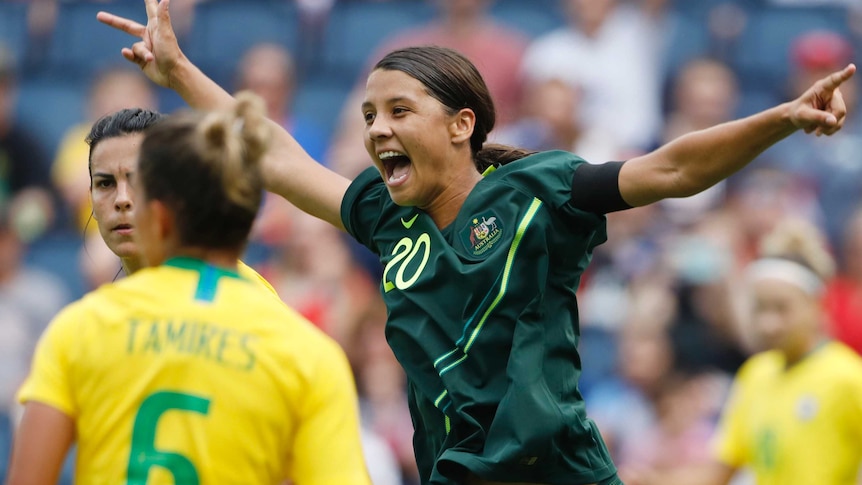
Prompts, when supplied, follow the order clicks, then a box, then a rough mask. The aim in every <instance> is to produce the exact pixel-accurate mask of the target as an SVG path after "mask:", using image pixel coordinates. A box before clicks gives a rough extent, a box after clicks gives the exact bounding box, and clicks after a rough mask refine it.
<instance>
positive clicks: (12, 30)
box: [0, 2, 27, 68]
mask: <svg viewBox="0 0 862 485" xmlns="http://www.w3.org/2000/svg"><path fill="white" fill-rule="evenodd" d="M0 45H3V46H4V47H5V48H6V49H8V50H9V52H10V54H12V56H13V58H14V60H15V61H16V64H17V65H16V67H17V68H20V67H21V64H22V63H23V59H24V56H25V55H26V52H27V4H24V3H8V2H0Z"/></svg>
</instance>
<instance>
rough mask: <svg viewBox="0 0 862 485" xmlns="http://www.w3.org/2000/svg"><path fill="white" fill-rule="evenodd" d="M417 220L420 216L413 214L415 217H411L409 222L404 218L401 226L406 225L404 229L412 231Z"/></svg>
mask: <svg viewBox="0 0 862 485" xmlns="http://www.w3.org/2000/svg"><path fill="white" fill-rule="evenodd" d="M417 218H419V214H413V217H411V218H410V220H409V221H405V220H404V218H403V217H402V218H401V224H402V225H404V229H410V228H411V227H413V223H414V222H416V219H417Z"/></svg>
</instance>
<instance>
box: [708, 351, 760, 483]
mask: <svg viewBox="0 0 862 485" xmlns="http://www.w3.org/2000/svg"><path fill="white" fill-rule="evenodd" d="M746 377H747V373H746V368H745V366H743V367H742V368H741V369H740V371H739V373H738V374H737V376H736V380H735V381H734V383H733V388H732V390H731V393H730V397H729V398H728V400H727V403H726V404H725V406H724V410H723V412H722V416H721V420H720V421H719V423H718V427H717V428H716V433H715V436H714V437H713V441H712V450H711V451H712V455H713V456H714V457H715V459H716V460H717V461H719V462H720V463H723V464H725V465H727V466H730V467H732V468H740V467H743V466H745V465H747V464H749V463H750V462H751V451H750V449H749V446H748V442H747V440H746V425H745V420H744V415H745V410H746V406H747V403H746V392H745V389H746V387H747V385H746V382H747V379H746Z"/></svg>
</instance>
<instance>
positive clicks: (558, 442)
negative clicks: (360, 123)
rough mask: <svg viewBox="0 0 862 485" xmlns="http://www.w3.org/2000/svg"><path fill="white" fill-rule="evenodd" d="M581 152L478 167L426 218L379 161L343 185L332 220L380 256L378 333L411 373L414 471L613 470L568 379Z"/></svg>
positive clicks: (595, 476)
mask: <svg viewBox="0 0 862 485" xmlns="http://www.w3.org/2000/svg"><path fill="white" fill-rule="evenodd" d="M582 163H585V162H584V161H583V160H582V159H580V158H578V157H576V156H575V155H572V154H570V153H568V152H561V151H554V152H544V153H539V154H536V155H532V156H529V157H526V158H524V159H522V160H518V161H516V162H512V163H509V164H507V165H505V166H502V167H500V168H498V169H496V170H495V171H493V172H491V173H490V174H487V175H486V176H485V177H484V179H483V180H481V181H480V182H479V183H478V184H477V185H476V187H475V188H474V189H473V190H472V192H471V193H470V194H469V196H468V197H467V199H466V201H465V202H464V205H463V207H462V208H461V211H460V212H459V214H458V216H457V218H456V219H455V221H454V222H453V223H452V224H450V225H449V226H448V227H446V228H444V229H442V230H441V229H438V228H437V227H436V226H435V224H434V221H433V220H432V219H431V217H430V216H429V215H427V214H426V213H425V212H423V211H422V210H419V209H417V208H415V207H401V206H398V205H396V204H395V203H394V202H393V201H392V199H391V198H390V196H389V193H388V191H387V189H386V186H385V184H384V183H383V180H382V179H381V177H380V174H379V172H378V171H377V170H376V169H375V168H370V169H368V170H367V171H365V172H363V173H362V174H361V175H360V176H359V177H357V179H356V180H355V181H354V182H353V183H352V184H351V186H350V188H349V189H348V191H347V194H346V195H345V198H344V202H343V205H342V219H343V220H344V224H345V226H346V228H347V230H348V232H350V234H352V235H353V236H354V237H355V238H356V239H357V240H358V241H359V242H361V243H362V244H364V245H365V246H367V247H368V248H370V249H371V250H372V251H374V252H375V253H376V254H378V255H379V256H380V260H381V262H382V263H383V264H384V267H385V268H384V272H383V279H382V282H381V291H382V292H383V298H384V300H385V302H386V306H387V308H388V312H389V318H388V321H387V325H386V338H387V340H388V342H389V345H390V346H391V347H392V350H393V352H394V353H395V355H396V357H397V358H398V360H399V362H400V363H401V365H402V366H403V367H404V370H405V372H406V374H407V377H408V380H409V404H410V412H411V415H412V418H413V423H414V427H415V437H414V447H415V453H416V459H417V462H418V464H419V469H420V473H421V477H422V483H423V484H426V483H427V484H435V485H436V484H455V483H459V479H460V478H461V477H463V474H464V473H465V472H466V471H467V470H469V471H471V472H472V473H474V474H476V475H478V476H480V477H483V478H485V479H488V480H496V481H515V482H537V483H547V484H566V485H572V484H581V483H583V484H587V483H594V482H598V481H600V480H602V479H605V478H607V477H609V476H611V475H613V474H614V473H615V471H616V470H615V467H614V465H613V463H612V462H611V459H610V456H609V454H608V451H607V449H606V447H605V445H604V443H603V441H602V439H601V437H600V435H599V432H598V430H597V429H596V426H595V424H594V423H593V422H592V421H591V420H590V419H588V418H587V417H586V413H585V410H584V402H583V398H582V397H581V394H580V392H579V390H578V378H579V376H580V372H581V361H580V357H579V355H578V351H577V345H578V338H579V337H578V336H579V327H578V307H577V302H576V299H575V290H576V289H577V287H578V282H579V280H580V276H581V274H582V273H583V271H584V269H585V268H586V266H587V264H588V263H589V261H590V257H591V253H592V249H593V248H594V247H595V246H597V245H598V244H601V243H602V242H604V241H605V239H606V228H605V217H604V216H603V215H601V214H594V213H589V212H584V211H581V210H578V209H575V208H573V207H571V205H570V204H569V200H570V198H571V194H572V180H573V175H574V171H575V169H576V168H577V167H578V166H579V165H580V164H582Z"/></svg>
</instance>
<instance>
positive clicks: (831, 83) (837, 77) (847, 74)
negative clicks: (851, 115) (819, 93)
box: [821, 64, 856, 91]
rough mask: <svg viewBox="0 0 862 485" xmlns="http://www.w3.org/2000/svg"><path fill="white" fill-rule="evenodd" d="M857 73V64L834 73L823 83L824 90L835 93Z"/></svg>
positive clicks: (823, 80)
mask: <svg viewBox="0 0 862 485" xmlns="http://www.w3.org/2000/svg"><path fill="white" fill-rule="evenodd" d="M855 72H856V65H855V64H848V65H847V67H845V68H844V69H842V70H840V71H837V72H833V73H832V74H830V75H829V76H826V77H825V78H823V79H822V80H821V81H822V83H823V89H826V90H829V91H834V90H836V89H838V86H840V85H841V83H843V82H844V81H846V80H848V79H850V78H851V77H853V74H854V73H855Z"/></svg>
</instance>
